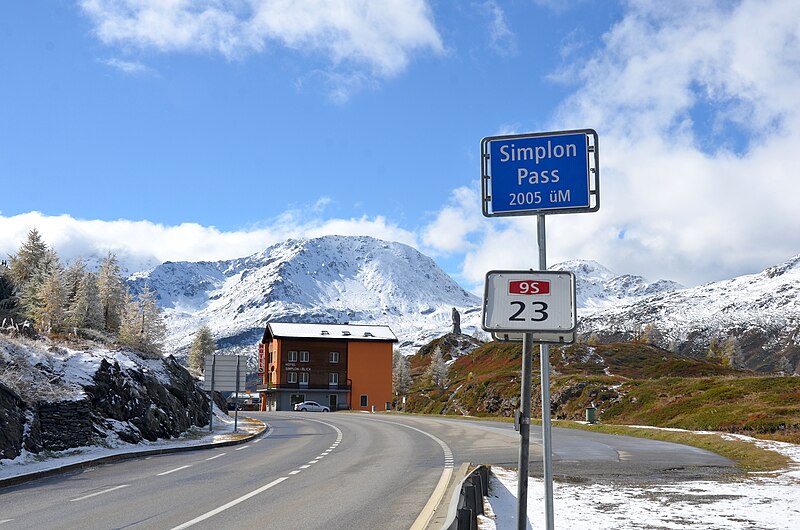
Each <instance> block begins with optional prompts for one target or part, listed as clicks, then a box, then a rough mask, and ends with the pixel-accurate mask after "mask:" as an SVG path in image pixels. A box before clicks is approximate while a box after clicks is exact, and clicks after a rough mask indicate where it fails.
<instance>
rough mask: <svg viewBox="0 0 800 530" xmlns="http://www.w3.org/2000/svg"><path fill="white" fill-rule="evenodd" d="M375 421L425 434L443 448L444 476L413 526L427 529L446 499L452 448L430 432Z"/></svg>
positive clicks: (451, 465)
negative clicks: (440, 504)
mask: <svg viewBox="0 0 800 530" xmlns="http://www.w3.org/2000/svg"><path fill="white" fill-rule="evenodd" d="M373 421H377V422H380V423H388V424H390V425H400V426H402V427H406V428H407V429H411V430H414V431H417V432H418V433H420V434H424V435H425V436H427V437H428V438H430V439H432V440H433V441H434V442H436V443H437V444H439V447H441V448H442V452H444V469H442V475H441V476H440V477H439V483H438V484H436V488H434V490H433V494H432V495H431V498H430V499H428V502H427V504H425V507H424V508H422V511H421V512H420V513H419V515H418V516H417V519H416V521H414V524H412V525H411V530H418V529H422V528H427V526H428V523H430V521H431V518H432V517H433V512H434V510H435V509H436V506H438V505H439V502H440V501H441V500H442V498H443V497H444V494H445V491H446V490H447V484H448V483H449V482H450V477H452V475H453V452H452V451H451V450H450V447H449V446H448V445H447V444H446V443H444V441H442V440H441V439H439V438H437V437H436V436H434V435H432V434H431V433H429V432H425V431H423V430H422V429H417V428H416V427H412V426H411V425H406V424H405V423H399V422H392V421H384V420H373Z"/></svg>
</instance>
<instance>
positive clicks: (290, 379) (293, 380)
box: [286, 372, 297, 383]
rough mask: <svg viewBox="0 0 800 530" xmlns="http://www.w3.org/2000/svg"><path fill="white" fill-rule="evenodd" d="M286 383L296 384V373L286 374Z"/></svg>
mask: <svg viewBox="0 0 800 530" xmlns="http://www.w3.org/2000/svg"><path fill="white" fill-rule="evenodd" d="M286 382H287V383H296V382H297V372H286Z"/></svg>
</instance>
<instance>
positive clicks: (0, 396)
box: [0, 383, 26, 458]
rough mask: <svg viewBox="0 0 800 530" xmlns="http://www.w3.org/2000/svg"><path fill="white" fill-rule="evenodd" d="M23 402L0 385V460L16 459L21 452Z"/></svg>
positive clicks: (23, 416)
mask: <svg viewBox="0 0 800 530" xmlns="http://www.w3.org/2000/svg"><path fill="white" fill-rule="evenodd" d="M25 411H26V406H25V402H24V401H22V399H21V398H20V397H19V396H18V395H17V394H16V393H15V392H14V391H13V390H11V389H10V388H8V387H7V386H5V385H4V384H2V383H0V458H16V457H18V456H19V455H20V453H21V451H22V442H23V434H24V429H25Z"/></svg>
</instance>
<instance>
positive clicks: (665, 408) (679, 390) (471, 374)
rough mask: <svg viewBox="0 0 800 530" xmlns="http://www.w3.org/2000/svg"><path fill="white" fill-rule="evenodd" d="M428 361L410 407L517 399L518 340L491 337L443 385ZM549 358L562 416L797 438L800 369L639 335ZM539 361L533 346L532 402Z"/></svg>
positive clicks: (484, 406)
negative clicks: (728, 363)
mask: <svg viewBox="0 0 800 530" xmlns="http://www.w3.org/2000/svg"><path fill="white" fill-rule="evenodd" d="M428 360H429V357H428V356H427V355H416V356H413V357H412V359H411V366H412V375H414V376H415V383H414V387H413V388H412V390H411V392H410V393H409V398H408V404H407V407H408V411H415V412H421V413H429V414H442V413H445V414H471V415H478V416H506V417H507V416H512V415H513V412H514V410H515V409H516V408H517V407H518V406H519V376H520V363H521V348H520V346H519V345H515V344H502V343H489V344H486V345H484V346H482V347H481V348H479V349H477V350H475V351H474V352H473V353H472V354H470V355H466V356H463V357H460V358H458V359H457V360H456V361H455V362H454V363H453V364H452V365H451V366H450V372H449V378H450V385H449V388H448V389H447V390H446V391H444V392H442V391H439V390H437V389H434V388H433V387H431V386H430V385H429V384H428V383H427V382H426V381H425V377H424V370H425V368H426V366H427V364H428ZM551 364H552V367H553V368H552V379H551V396H552V398H553V401H554V403H555V404H554V410H553V416H554V417H555V418H557V419H572V420H578V419H583V417H584V411H585V408H586V407H587V406H589V405H590V404H591V403H594V404H595V405H596V406H597V408H598V418H599V420H600V421H601V422H602V423H604V424H619V425H624V424H639V425H650V426H657V427H677V428H683V429H690V430H716V431H727V432H738V433H743V434H748V435H753V436H758V437H763V438H769V439H776V440H783V441H789V442H793V443H800V378H798V377H766V376H759V375H756V374H755V373H753V372H746V371H737V370H733V369H731V368H728V367H725V366H721V365H719V364H716V363H713V362H708V361H703V360H696V359H690V358H686V357H681V356H679V355H676V354H673V353H670V352H667V351H664V350H661V349H658V348H654V347H652V346H648V345H645V344H640V343H621V344H605V345H596V346H594V347H592V346H588V345H585V344H579V345H573V346H570V347H565V348H553V350H552V353H551ZM538 367H539V359H538V354H535V355H534V385H533V387H534V400H535V402H536V401H538V400H539V396H538V388H539V384H538V382H539V373H538ZM538 408H539V407H537V406H535V407H534V409H535V410H538Z"/></svg>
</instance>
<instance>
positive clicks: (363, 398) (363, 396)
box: [361, 394, 367, 407]
mask: <svg viewBox="0 0 800 530" xmlns="http://www.w3.org/2000/svg"><path fill="white" fill-rule="evenodd" d="M361 406H362V407H366V406H367V395H366V394H361Z"/></svg>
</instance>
